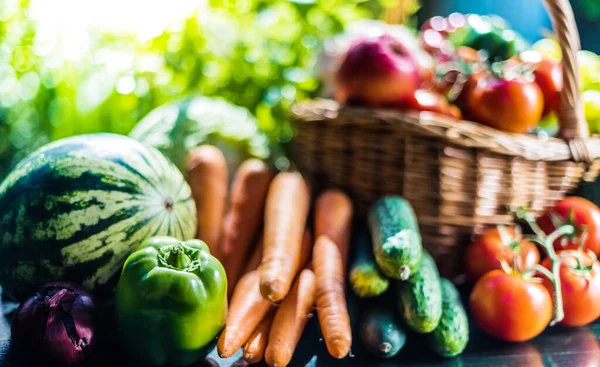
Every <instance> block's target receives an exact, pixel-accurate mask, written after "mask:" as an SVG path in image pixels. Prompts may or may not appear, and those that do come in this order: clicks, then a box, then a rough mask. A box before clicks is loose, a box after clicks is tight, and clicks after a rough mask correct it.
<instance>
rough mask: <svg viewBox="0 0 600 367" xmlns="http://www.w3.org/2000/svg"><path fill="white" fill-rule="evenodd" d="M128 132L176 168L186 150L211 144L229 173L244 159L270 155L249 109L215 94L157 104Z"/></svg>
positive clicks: (266, 143) (182, 159)
mask: <svg viewBox="0 0 600 367" xmlns="http://www.w3.org/2000/svg"><path fill="white" fill-rule="evenodd" d="M129 136H130V137H132V138H134V139H136V140H139V141H140V142H142V143H144V144H146V145H148V146H151V147H153V148H156V149H158V150H160V151H161V153H163V154H164V155H165V156H166V157H167V158H169V159H170V160H171V161H173V163H175V165H177V166H178V167H179V168H183V167H184V164H185V158H186V156H187V154H188V153H189V152H190V150H192V149H194V148H196V147H197V146H199V145H202V144H211V145H215V146H216V147H218V148H219V149H221V151H223V153H224V154H225V157H226V158H227V163H228V164H229V168H230V173H231V176H233V173H234V172H233V170H234V169H235V167H237V166H238V165H239V164H240V163H241V162H242V161H243V160H244V159H247V158H250V157H254V158H260V159H267V158H269V156H270V150H269V145H268V139H267V137H266V136H265V135H264V134H263V133H262V132H261V131H260V129H259V128H258V122H257V121H256V119H255V118H254V116H252V114H251V113H250V111H248V110H247V109H245V108H243V107H239V106H236V105H233V104H231V103H229V102H227V101H225V100H223V99H218V98H208V97H202V96H196V97H189V98H186V99H183V100H181V101H177V102H173V103H169V104H165V105H163V106H160V107H158V108H156V109H154V110H152V111H150V113H149V114H148V115H147V116H146V117H144V118H143V119H142V120H141V121H140V122H139V123H138V124H137V125H136V126H135V127H134V128H133V130H132V131H131V133H130V134H129Z"/></svg>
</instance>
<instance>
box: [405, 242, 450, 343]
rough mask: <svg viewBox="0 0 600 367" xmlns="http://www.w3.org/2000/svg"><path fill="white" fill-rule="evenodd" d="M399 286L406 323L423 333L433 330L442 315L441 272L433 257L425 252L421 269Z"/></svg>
mask: <svg viewBox="0 0 600 367" xmlns="http://www.w3.org/2000/svg"><path fill="white" fill-rule="evenodd" d="M398 286H399V297H398V301H399V308H400V310H401V312H402V314H403V315H404V321H405V322H406V324H407V325H408V326H410V328H411V329H413V330H414V331H416V332H418V333H421V334H425V333H429V332H431V331H433V330H434V329H435V328H436V327H437V326H438V323H439V322H440V318H441V316H442V289H441V286H440V274H439V273H438V269H437V266H436V265H435V261H433V258H432V257H431V256H430V255H429V254H428V253H427V252H426V251H425V252H423V256H422V257H421V264H420V267H419V270H418V271H417V272H416V273H413V274H412V275H411V277H410V278H408V280H407V281H406V282H398Z"/></svg>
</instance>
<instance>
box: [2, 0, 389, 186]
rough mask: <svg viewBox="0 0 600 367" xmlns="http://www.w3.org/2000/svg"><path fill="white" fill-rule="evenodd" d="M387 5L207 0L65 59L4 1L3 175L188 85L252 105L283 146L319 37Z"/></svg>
mask: <svg viewBox="0 0 600 367" xmlns="http://www.w3.org/2000/svg"><path fill="white" fill-rule="evenodd" d="M390 3H393V2H390V1H381V2H380V1H378V0H295V1H294V0H291V1H289V0H270V1H267V0H262V1H260V0H259V1H252V0H242V1H237V0H227V1H216V0H214V1H211V2H210V8H209V9H207V10H206V11H202V12H199V13H198V14H196V15H194V16H191V17H190V18H188V19H186V20H185V21H182V22H181V23H180V24H178V25H177V26H175V27H172V28H170V29H167V30H165V31H164V32H163V33H162V34H161V35H159V36H157V37H155V38H153V39H151V40H149V41H147V42H144V43H140V42H138V41H137V40H136V39H135V38H134V37H129V36H114V35H110V34H102V33H98V34H89V44H90V47H89V48H88V51H87V52H85V53H84V54H83V55H81V56H80V57H79V58H77V59H75V60H71V59H69V57H65V55H64V52H61V50H58V48H60V47H58V46H60V45H58V46H57V45H54V47H53V45H52V44H51V42H50V43H49V41H48V40H45V39H44V34H42V33H40V32H38V29H36V23H35V22H34V21H33V20H32V19H30V17H29V16H28V10H29V9H28V8H29V3H28V0H4V1H0V178H2V177H3V176H4V175H5V174H6V173H7V172H8V170H9V169H10V167H12V166H13V165H14V164H16V163H17V162H18V161H19V160H20V159H22V158H23V157H24V156H25V155H26V154H28V153H29V152H31V151H32V150H33V149H35V148H37V147H39V146H41V145H43V144H45V143H47V142H48V141H51V140H55V139H59V138H62V137H66V136H70V135H74V134H83V133H90V132H98V131H108V132H115V133H123V134H126V133H128V132H129V131H130V129H131V128H132V127H133V126H134V124H135V123H136V122H137V121H139V120H140V119H141V118H142V117H143V116H144V115H146V114H147V113H148V112H149V111H150V110H152V109H153V108H155V107H157V106H159V105H161V104H164V103H166V102H169V101H173V100H177V99H180V98H183V97H185V96H187V95H190V94H193V93H198V94H204V95H207V96H221V97H223V98H225V99H227V100H229V101H231V102H233V103H235V104H238V105H240V106H244V107H246V108H248V109H249V110H250V111H251V112H252V113H254V114H255V115H256V116H257V118H258V121H259V123H260V127H261V128H262V129H263V130H265V131H266V132H267V134H268V136H269V137H270V138H271V139H272V140H274V141H276V142H283V143H285V142H286V141H288V140H289V139H290V138H291V135H292V131H291V128H290V124H289V117H288V111H289V108H290V106H291V105H292V103H294V102H295V101H297V100H301V99H305V98H310V97H312V96H315V95H316V94H317V93H318V90H319V87H320V85H319V81H318V80H317V79H316V78H315V77H314V73H313V68H314V66H315V62H316V56H317V53H318V49H319V46H320V44H321V42H322V41H323V40H324V39H325V38H327V37H329V36H330V35H332V34H335V33H339V32H341V31H342V30H343V29H344V26H345V25H346V24H348V23H349V22H352V21H354V20H357V19H361V18H377V17H379V16H380V15H381V13H382V11H383V10H384V9H385V6H386V5H385V4H388V5H389V4H390Z"/></svg>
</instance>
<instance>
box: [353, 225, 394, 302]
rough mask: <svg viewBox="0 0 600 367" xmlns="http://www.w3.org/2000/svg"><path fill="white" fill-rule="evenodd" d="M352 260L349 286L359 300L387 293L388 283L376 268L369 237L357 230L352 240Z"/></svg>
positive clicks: (365, 232) (362, 231)
mask: <svg viewBox="0 0 600 367" xmlns="http://www.w3.org/2000/svg"><path fill="white" fill-rule="evenodd" d="M353 243H354V251H355V253H354V260H353V262H352V265H351V266H350V276H349V278H350V286H351V287H352V290H353V291H354V293H356V295H357V296H359V297H361V298H367V297H376V296H379V295H381V294H383V293H385V292H386V291H387V289H388V288H389V285H390V281H389V279H388V278H386V277H385V275H383V274H382V273H381V271H380V270H379V268H378V267H377V263H376V262H375V257H374V256H373V247H372V245H371V237H370V236H369V232H368V231H366V230H359V231H358V232H357V233H356V235H355V238H354V241H353Z"/></svg>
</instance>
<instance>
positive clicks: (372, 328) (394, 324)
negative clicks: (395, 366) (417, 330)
mask: <svg viewBox="0 0 600 367" xmlns="http://www.w3.org/2000/svg"><path fill="white" fill-rule="evenodd" d="M380 307H381V308H375V307H373V308H371V309H369V310H367V311H366V313H365V314H364V315H363V318H362V321H361V324H360V330H361V331H362V332H361V333H360V337H361V341H362V343H363V345H364V346H365V348H366V349H367V350H368V351H369V352H370V353H372V354H373V355H375V356H377V357H379V358H390V357H393V356H395V355H396V354H398V352H400V350H402V348H403V347H404V344H406V331H405V330H404V329H403V328H402V326H401V324H400V323H399V322H398V321H397V320H396V318H395V317H394V314H393V312H392V310H390V309H389V308H388V307H385V306H383V305H381V306H380Z"/></svg>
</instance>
